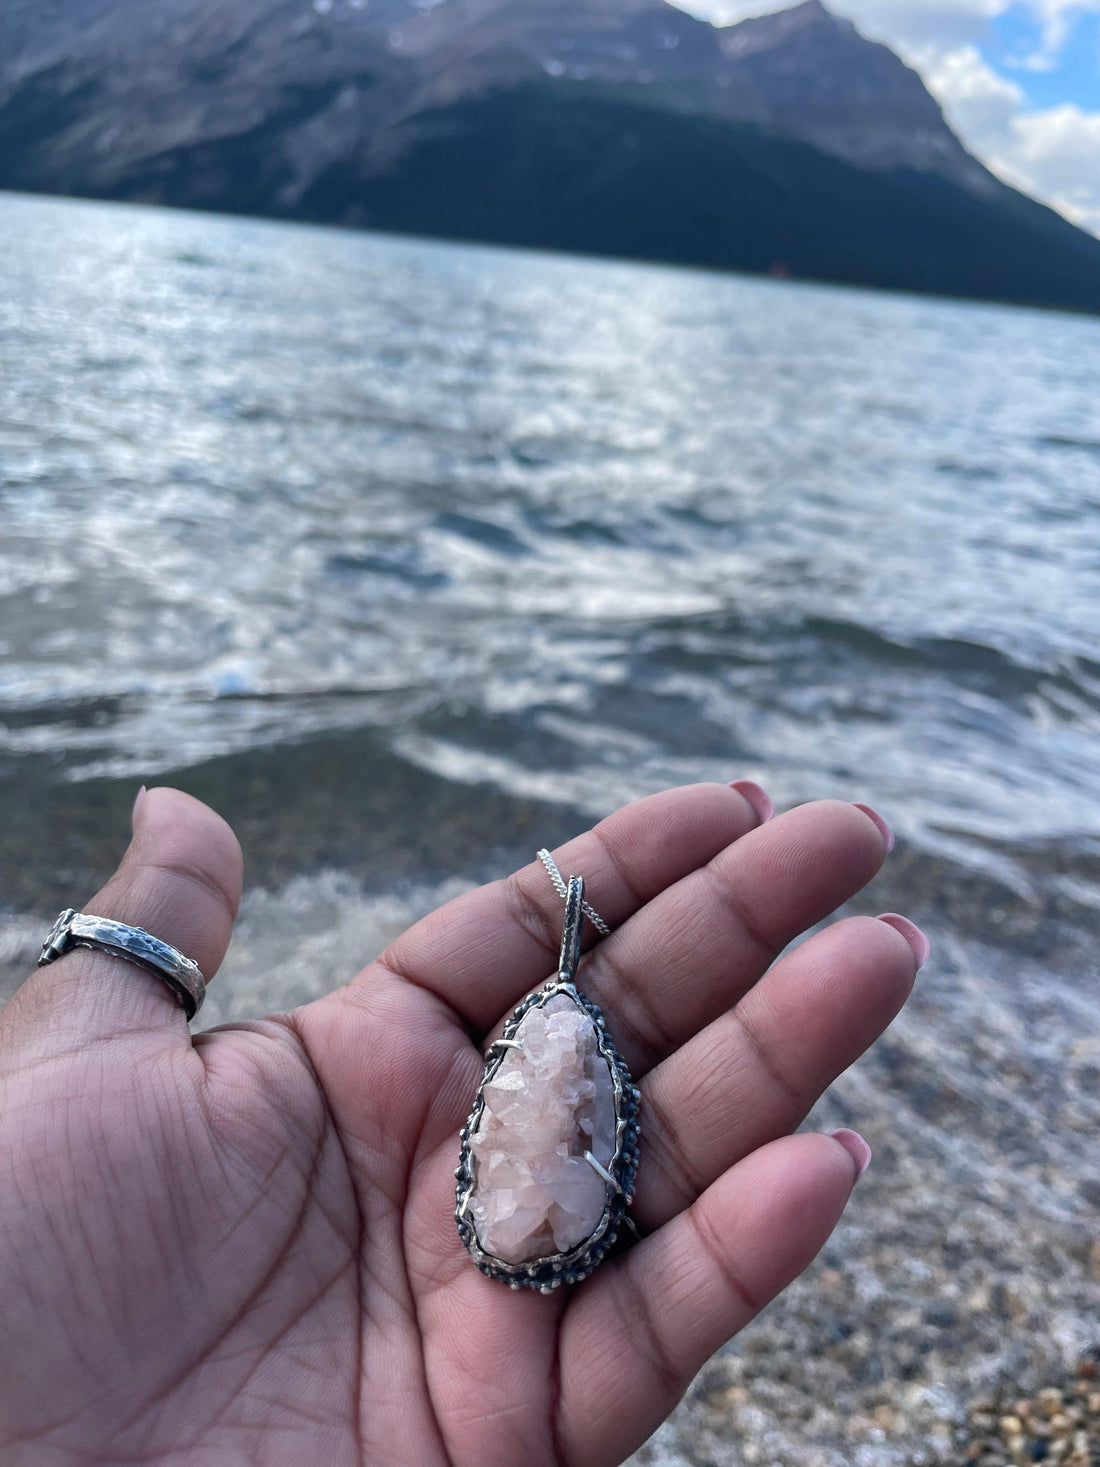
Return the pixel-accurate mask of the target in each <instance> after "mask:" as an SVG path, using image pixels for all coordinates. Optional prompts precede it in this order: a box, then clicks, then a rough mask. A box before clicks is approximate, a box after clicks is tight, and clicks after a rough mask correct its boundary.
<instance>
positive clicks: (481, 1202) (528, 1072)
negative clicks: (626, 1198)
mask: <svg viewBox="0 0 1100 1467" xmlns="http://www.w3.org/2000/svg"><path fill="white" fill-rule="evenodd" d="M514 1038H515V1039H516V1040H517V1041H518V1042H519V1043H520V1045H521V1046H522V1048H520V1049H509V1050H508V1051H507V1052H506V1054H505V1058H504V1060H503V1062H502V1063H501V1065H500V1067H499V1069H498V1070H497V1072H496V1074H495V1075H494V1076H493V1078H492V1079H491V1080H490V1081H488V1083H487V1084H486V1085H485V1086H484V1089H483V1095H484V1099H485V1107H484V1110H483V1111H482V1114H481V1120H480V1122H479V1124H478V1128H477V1130H476V1132H475V1133H474V1135H473V1136H472V1137H471V1139H470V1150H471V1152H472V1154H473V1157H474V1193H473V1197H472V1199H471V1203H470V1216H471V1217H472V1219H473V1222H474V1227H475V1229H476V1231H477V1238H478V1242H479V1244H480V1245H481V1247H482V1249H483V1250H484V1251H485V1252H486V1253H489V1254H492V1256H493V1257H494V1258H499V1259H502V1260H503V1261H504V1262H505V1263H529V1262H531V1261H532V1260H533V1259H536V1258H545V1257H546V1256H547V1255H548V1254H551V1253H568V1252H569V1251H570V1250H571V1249H573V1248H576V1247H577V1246H578V1245H579V1244H581V1243H583V1242H584V1241H585V1239H586V1238H588V1237H589V1236H590V1235H591V1234H592V1233H593V1232H594V1231H595V1229H596V1226H597V1224H598V1223H599V1220H600V1218H601V1216H602V1215H603V1211H604V1207H605V1205H606V1203H607V1195H608V1185H607V1183H606V1182H605V1180H604V1179H603V1178H602V1177H601V1176H600V1175H599V1173H598V1172H597V1171H596V1170H595V1169H594V1168H593V1167H592V1166H591V1165H590V1164H589V1163H588V1162H587V1161H585V1159H584V1152H585V1151H590V1152H591V1153H592V1155H593V1156H594V1157H595V1158H596V1160H597V1161H598V1162H600V1164H601V1165H602V1166H604V1167H608V1168H610V1166H611V1162H612V1159H613V1157H614V1155H615V1090H614V1082H613V1081H612V1078H611V1066H610V1065H609V1064H608V1062H607V1060H605V1059H604V1057H603V1056H602V1055H601V1054H600V1051H599V1046H598V1041H597V1037H596V1026H595V1024H594V1023H593V1022H592V1020H591V1018H589V1016H588V1014H586V1013H585V1011H584V1010H583V1009H582V1008H581V1007H580V1006H579V1005H578V1004H576V1003H574V1001H573V1000H572V999H571V998H569V997H568V996H567V995H566V994H555V995H554V997H553V998H550V999H547V1001H546V1002H545V1003H544V1004H541V1005H538V1006H536V1007H534V1008H532V1009H530V1010H529V1011H528V1012H527V1013H526V1014H525V1015H524V1017H523V1018H522V1019H521V1020H520V1024H519V1027H518V1029H517V1030H516V1033H515V1035H514Z"/></svg>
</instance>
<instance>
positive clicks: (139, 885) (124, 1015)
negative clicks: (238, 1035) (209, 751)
mask: <svg viewBox="0 0 1100 1467" xmlns="http://www.w3.org/2000/svg"><path fill="white" fill-rule="evenodd" d="M133 823H134V831H133V839H132V840H131V842H130V845H129V847H128V849H127V851H126V853H125V855H124V856H123V858H122V863H121V865H120V866H119V868H118V870H117V871H116V872H115V874H114V875H113V876H112V877H111V879H110V880H109V881H108V882H107V884H106V886H104V887H103V889H102V890H101V891H99V892H98V893H97V894H96V895H95V896H94V897H93V898H92V899H91V901H89V902H88V903H87V904H86V906H85V907H84V908H83V910H84V911H86V912H89V913H91V914H92V915H94V916H96V917H109V918H112V919H113V920H115V921H117V922H126V923H129V924H130V925H131V926H134V927H142V928H144V929H145V931H146V932H150V933H152V935H153V936H154V937H159V938H160V939H161V941H162V942H167V943H170V944H171V945H172V946H173V947H175V948H178V949H179V950H180V952H182V953H184V954H185V956H187V957H189V958H192V959H193V960H194V961H195V962H196V963H198V965H199V967H200V969H201V970H202V974H203V977H204V978H205V979H206V980H207V982H209V981H210V979H211V978H212V977H213V976H214V974H215V973H216V972H217V970H218V968H219V966H220V965H221V962H222V959H223V958H224V956H225V951H226V948H227V947H228V945H229V937H230V933H231V932H232V929H233V920H234V918H235V917H236V914H237V906H238V903H239V902H240V897H241V849H240V846H239V845H238V843H237V838H236V836H235V835H234V834H233V832H232V830H231V829H230V828H229V826H228V825H227V824H226V823H225V821H224V820H223V819H222V818H221V816H220V815H215V813H214V811H213V810H211V809H209V808H208V807H207V806H206V805H203V804H200V802H199V801H198V800H195V799H192V797H191V796H190V795H185V794H183V793H182V792H181V791H180V790H172V789H153V790H149V791H148V792H147V793H146V794H145V795H144V797H139V801H138V804H137V806H136V807H135V811H134V822H133ZM4 1018H5V1021H6V1022H7V1021H10V1022H12V1023H16V1024H18V1023H20V1022H21V1021H24V1020H26V1021H31V1020H34V1021H36V1022H37V1024H38V1025H39V1026H40V1029H41V1038H42V1041H43V1043H45V1044H47V1045H49V1044H51V1043H59V1042H63V1040H64V1039H65V1038H66V1037H68V1039H69V1041H70V1042H71V1040H72V1039H73V1038H74V1037H75V1039H76V1040H77V1041H78V1042H80V1043H85V1042H88V1041H89V1040H93V1039H96V1038H100V1037H104V1038H106V1037H112V1036H117V1035H120V1034H124V1033H133V1032H145V1031H165V1030H169V1029H175V1030H177V1031H179V1032H180V1033H181V1034H184V1033H186V1030H187V1025H186V1019H185V1017H184V1013H183V1010H182V1008H181V1007H180V1006H179V1004H178V1002H177V1001H176V999H175V997H174V996H173V994H172V992H171V990H170V989H169V988H168V987H167V985H166V984H164V983H162V982H161V980H160V979H159V978H157V977H155V976H153V975H152V974H150V973H146V972H144V971H143V970H142V969H141V968H139V967H136V966H135V965H134V964H133V963H130V962H127V961H126V960H125V959H123V958H116V957H112V956H110V955H108V954H106V953H101V952H96V951H92V950H89V949H87V948H74V949H73V950H72V951H71V952H69V953H66V954H65V956H64V957H61V958H58V960H57V961H56V962H54V963H51V964H50V965H49V966H48V967H46V968H40V969H39V970H38V971H37V972H36V973H35V974H34V976H33V977H31V978H29V979H28V980H27V982H26V983H24V984H23V986H22V988H20V990H19V991H18V993H17V994H16V995H15V997H14V998H13V999H12V1002H11V1004H10V1005H9V1008H8V1010H6V1011H5V1014H4Z"/></svg>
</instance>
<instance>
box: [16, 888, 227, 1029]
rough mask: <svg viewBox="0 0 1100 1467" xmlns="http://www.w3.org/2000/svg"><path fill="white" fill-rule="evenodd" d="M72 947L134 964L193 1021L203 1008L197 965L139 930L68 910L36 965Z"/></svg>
mask: <svg viewBox="0 0 1100 1467" xmlns="http://www.w3.org/2000/svg"><path fill="white" fill-rule="evenodd" d="M74 947H90V948H94V949H96V950H98V951H99V952H102V953H110V955H111V956H112V957H113V958H125V959H126V961H127V962H128V963H136V964H137V966H138V967H139V968H144V969H145V971H146V972H147V973H152V974H153V975H154V977H157V978H159V979H160V980H161V982H162V983H166V984H167V985H168V987H169V988H170V989H171V990H172V992H173V994H174V995H175V997H176V999H177V1001H178V1002H179V1004H180V1006H181V1007H182V1009H183V1011H184V1013H185V1014H186V1015H187V1017H188V1019H193V1018H194V1017H195V1015H196V1014H197V1013H198V1011H199V1009H200V1008H202V1001H203V999H204V998H205V997H206V982H205V980H204V979H203V976H202V972H201V970H200V968H199V965H198V963H194V962H192V961H191V959H190V958H185V957H184V955H183V953H181V952H180V951H178V949H176V948H174V947H172V946H171V945H170V944H169V943H167V942H161V940H160V938H159V937H154V936H153V935H152V933H150V932H145V931H144V930H143V929H142V928H140V927H130V926H128V925H127V923H125V922H112V921H111V920H110V918H109V917H93V916H91V915H90V914H88V913H86V912H74V911H73V909H72V908H71V907H67V908H66V909H65V911H63V912H62V913H61V915H60V917H58V919H57V921H56V922H55V923H54V924H53V926H52V927H51V928H50V935H49V937H47V938H46V941H45V942H44V943H43V945H42V953H41V956H40V957H39V959H38V966H39V967H40V968H44V967H45V966H46V964H47V963H52V962H54V960H55V959H57V958H59V957H61V956H62V954H63V953H67V952H71V951H72V949H73V948H74Z"/></svg>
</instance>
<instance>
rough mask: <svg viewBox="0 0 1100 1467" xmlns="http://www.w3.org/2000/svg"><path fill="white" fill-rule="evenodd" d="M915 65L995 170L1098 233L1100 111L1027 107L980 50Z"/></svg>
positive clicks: (956, 50)
mask: <svg viewBox="0 0 1100 1467" xmlns="http://www.w3.org/2000/svg"><path fill="white" fill-rule="evenodd" d="M914 60H915V61H916V62H917V64H918V66H919V69H920V71H921V73H922V75H923V76H924V79H925V81H926V82H927V83H928V86H929V87H930V89H931V90H932V92H933V93H934V94H935V95H936V96H937V97H938V98H939V100H940V102H941V103H942V104H943V107H944V111H945V112H946V114H947V118H948V120H949V121H950V123H951V124H952V126H953V127H954V128H955V130H956V131H957V132H958V133H959V135H960V137H962V138H963V139H964V141H965V142H966V144H967V146H968V147H970V148H971V149H972V151H973V152H975V153H977V155H978V157H979V158H982V159H983V160H984V161H985V162H986V163H987V164H988V165H989V166H990V167H991V168H992V169H993V171H994V172H995V173H997V174H999V175H1000V177H1001V178H1003V179H1004V180H1005V181H1006V182H1007V183H1011V184H1014V185H1015V186H1016V187H1017V188H1021V189H1023V190H1025V192H1027V193H1030V194H1034V195H1035V196H1036V198H1040V199H1042V200H1043V201H1044V202H1045V203H1049V204H1053V205H1054V207H1055V208H1056V209H1058V210H1059V212H1060V213H1062V214H1064V215H1065V216H1066V217H1067V218H1068V219H1072V220H1073V221H1074V222H1075V223H1077V224H1080V225H1082V226H1084V228H1086V229H1091V230H1092V231H1093V232H1094V233H1098V234H1100V112H1084V111H1082V110H1081V108H1080V107H1077V106H1074V105H1073V104H1071V103H1064V104H1063V105H1062V106H1060V107H1053V108H1050V109H1048V110H1046V111H1031V110H1028V107H1027V96H1026V93H1025V92H1024V89H1023V88H1022V87H1020V86H1018V85H1017V84H1016V83H1015V82H1014V81H1011V80H1009V79H1008V78H1006V77H1003V76H1000V75H999V74H998V73H997V72H995V71H994V70H993V68H992V67H991V66H989V65H988V63H987V62H986V61H985V60H984V59H983V58H982V56H981V53H980V52H979V51H978V49H977V47H976V46H970V45H964V46H956V47H953V48H952V49H950V50H941V51H938V52H936V51H935V50H931V51H929V52H928V53H926V55H925V56H924V57H919V56H918V57H915V58H914Z"/></svg>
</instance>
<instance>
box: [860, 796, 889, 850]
mask: <svg viewBox="0 0 1100 1467" xmlns="http://www.w3.org/2000/svg"><path fill="white" fill-rule="evenodd" d="M856 809H857V810H862V811H863V813H864V815H866V816H867V818H868V819H869V820H873V821H874V822H875V824H876V825H877V826H878V828H879V830H880V831H881V832H882V840H883V844H884V845H885V846H886V854H887V855H889V854H890V852H891V851H892V850H893V849H894V832H893V831H892V830H891V829H890V827H889V826H888V825H887V824H886V821H885V820H883V818H882V816H881V815H880V814H879V813H878V811H877V810H872V809H871V807H870V805H856Z"/></svg>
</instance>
